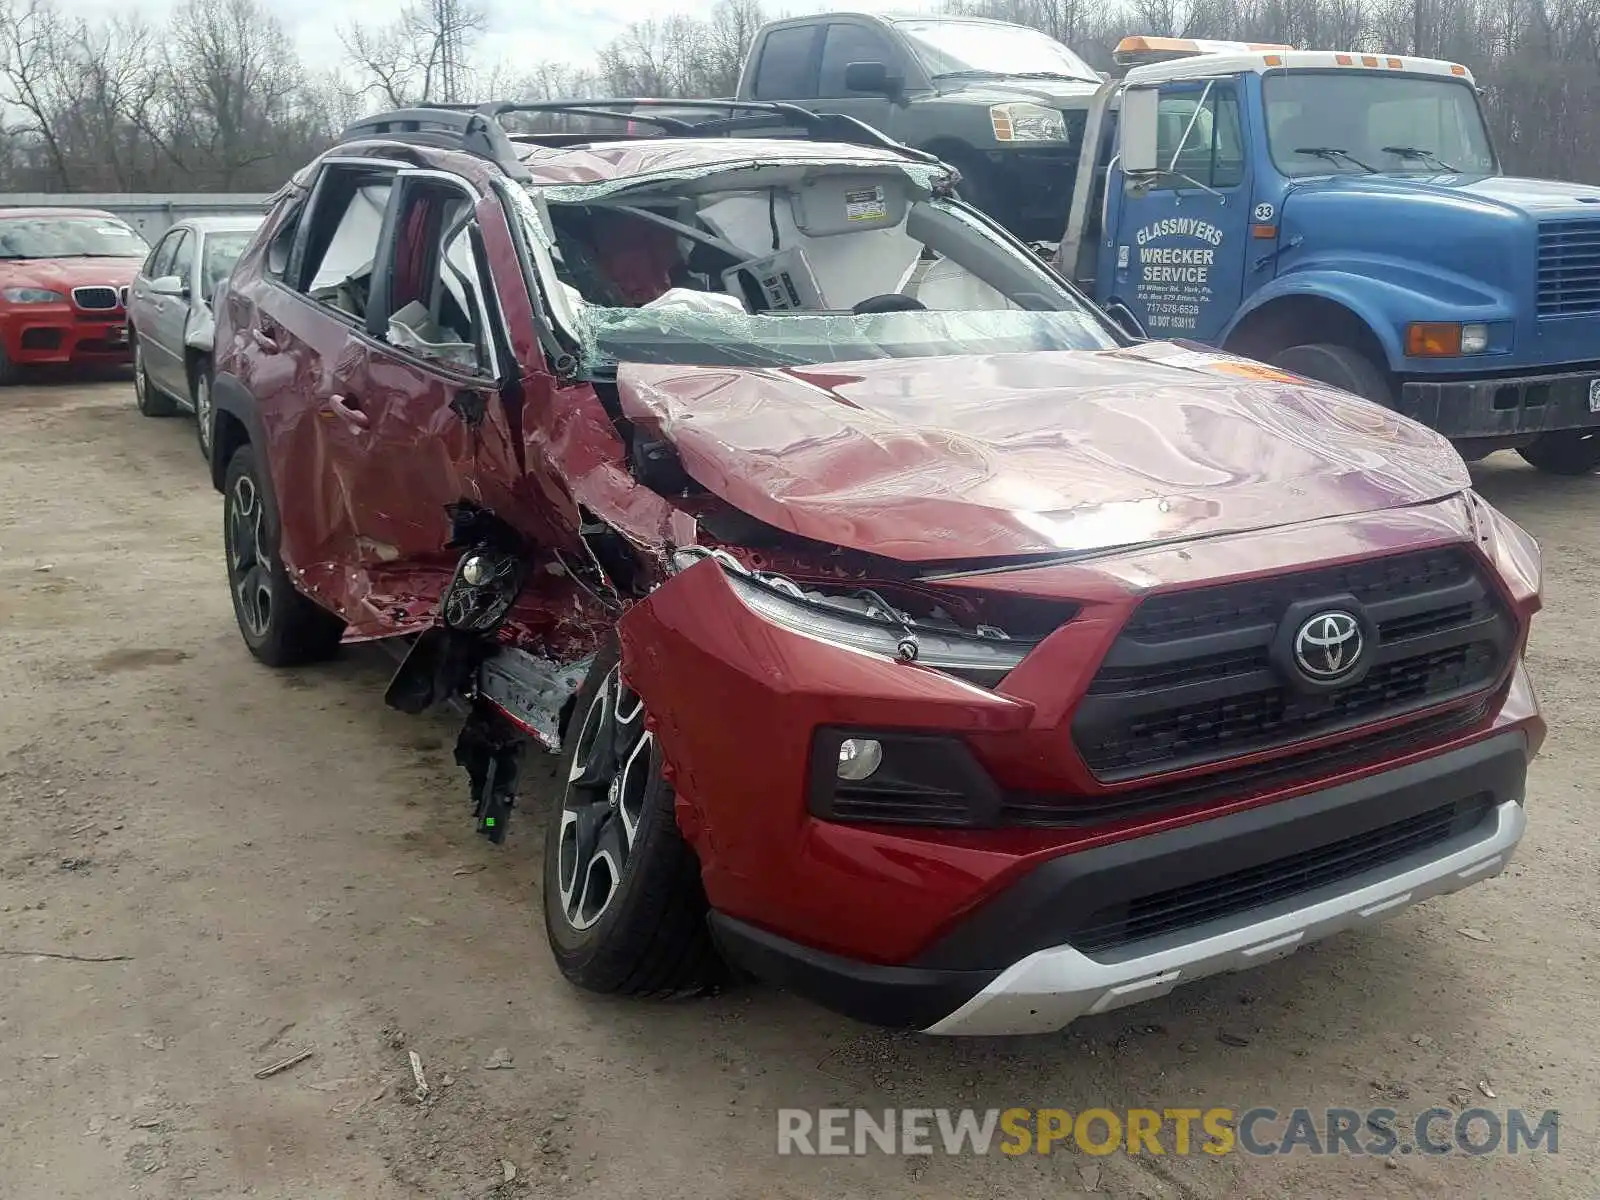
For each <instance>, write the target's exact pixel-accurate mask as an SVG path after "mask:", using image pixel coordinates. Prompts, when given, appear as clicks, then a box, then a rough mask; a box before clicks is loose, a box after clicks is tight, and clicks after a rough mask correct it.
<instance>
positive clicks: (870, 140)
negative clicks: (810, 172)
mask: <svg viewBox="0 0 1600 1200" xmlns="http://www.w3.org/2000/svg"><path fill="white" fill-rule="evenodd" d="M651 108H671V109H676V110H678V113H679V114H681V113H682V112H683V111H684V110H691V111H693V110H697V109H700V110H704V111H705V112H706V114H707V119H706V120H704V121H691V120H688V119H687V118H685V117H684V116H682V115H670V116H669V115H666V114H656V113H651V112H649V111H648V110H649V109H651ZM641 110H644V111H641ZM517 113H528V114H549V115H561V114H564V115H568V116H582V117H602V118H613V119H615V120H618V121H634V122H637V123H639V124H641V125H652V126H655V127H656V128H658V129H660V130H661V131H662V133H663V134H664V135H666V136H670V137H718V136H726V135H731V134H736V133H739V132H741V131H743V130H746V129H761V128H772V127H779V128H799V129H801V130H803V131H804V132H805V135H806V138H807V140H809V141H818V142H843V143H845V144H846V145H852V146H867V147H871V148H874V149H879V150H888V151H890V152H892V153H894V154H899V155H902V156H904V157H906V158H913V159H916V160H917V161H919V162H929V163H933V162H938V161H939V160H938V158H937V157H936V156H934V155H932V154H928V153H927V152H925V151H922V150H915V149H913V148H912V147H910V146H906V145H903V144H902V143H900V142H897V141H895V140H894V139H893V138H891V137H889V136H888V135H887V134H885V133H883V132H882V131H881V130H878V129H875V128H873V127H872V126H871V125H868V124H867V123H866V122H864V121H859V120H857V119H856V118H855V117H850V116H846V115H844V114H843V113H817V112H812V111H811V110H810V109H808V108H802V107H800V106H799V105H798V104H787V103H784V102H782V101H777V100H702V99H688V100H679V99H665V98H661V97H647V96H639V97H625V98H610V99H599V100H583V99H572V100H533V101H526V102H524V101H514V100H506V101H497V102H492V103H488V104H476V105H468V104H427V105H423V106H418V107H414V108H401V109H395V110H393V111H391V112H384V113H378V114H377V115H376V116H372V117H367V118H364V119H363V120H360V121H357V122H355V124H353V125H350V126H349V127H348V128H346V129H345V131H344V133H343V134H342V135H341V138H340V140H341V141H355V140H358V139H379V140H384V139H388V140H394V141H400V142H412V143H415V144H420V145H429V146H438V147H440V148H443V149H451V150H463V151H465V152H467V153H469V154H476V155H478V156H479V157H481V158H487V159H489V160H490V161H492V162H494V163H495V164H497V165H498V166H499V167H500V169H501V170H503V171H505V172H506V174H507V175H510V176H511V177H512V178H514V179H527V178H528V170H527V167H526V166H525V165H524V164H523V162H522V160H521V158H520V157H519V156H518V153H517V143H516V142H514V141H512V139H511V137H510V136H509V135H508V134H507V132H506V129H505V126H504V125H503V124H502V123H501V118H503V117H507V116H511V115H513V114H517Z"/></svg>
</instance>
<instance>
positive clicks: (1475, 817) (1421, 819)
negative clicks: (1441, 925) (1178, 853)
mask: <svg viewBox="0 0 1600 1200" xmlns="http://www.w3.org/2000/svg"><path fill="white" fill-rule="evenodd" d="M1491 807H1493V799H1492V797H1491V796H1490V795H1489V794H1488V793H1482V794H1479V795H1476V796H1472V797H1469V798H1467V799H1465V800H1462V801H1458V802H1457V803H1454V804H1444V805H1440V806H1439V807H1438V808H1434V809H1430V810H1429V811H1427V812H1423V813H1418V814H1417V815H1416V816H1413V817H1407V818H1406V819H1405V820H1403V821H1396V822H1395V823H1394V824H1392V825H1385V826H1383V827H1381V828H1379V829H1372V830H1368V831H1366V832H1364V833H1359V834H1355V835H1354V836H1351V837H1347V838H1343V839H1341V840H1339V841H1337V842H1330V843H1328V844H1327V845H1325V846H1319V847H1317V848H1316V849H1314V850H1305V851H1302V852H1301V853H1299V854H1293V855H1290V856H1288V857H1286V858H1280V859H1278V860H1277V861H1275V862H1269V863H1262V864H1260V865H1258V866H1252V867H1246V868H1244V869H1242V870H1238V871H1232V872H1229V873H1228V874H1226V875H1219V876H1216V877H1215V878H1212V879H1206V880H1202V881H1200V882H1198V883H1192V884H1187V885H1185V886H1183V887H1175V888H1167V889H1166V890H1164V891H1159V892H1151V893H1149V894H1148V895H1144V896H1138V897H1135V898H1134V899H1132V900H1128V901H1125V902H1121V903H1118V904H1113V905H1108V906H1107V907H1105V908H1101V909H1097V910H1095V911H1093V912H1091V913H1089V914H1088V915H1087V916H1085V917H1084V919H1083V920H1082V922H1081V923H1077V924H1076V925H1075V927H1074V928H1073V930H1072V932H1071V933H1070V934H1069V938H1068V940H1069V941H1070V942H1071V944H1072V945H1073V946H1074V947H1075V948H1077V949H1078V950H1081V951H1083V952H1084V953H1086V954H1094V953H1096V952H1103V951H1107V950H1113V949H1116V948H1118V947H1121V946H1126V945H1129V944H1131V943H1133V942H1140V941H1144V940H1146V939H1148V938H1153V937H1159V936H1161V935H1162V934H1167V933H1175V932H1177V931H1179V930H1184V929H1191V928H1193V927H1195V926H1197V925H1201V924H1204V923H1205V922H1207V921H1216V920H1220V919H1222V918H1224V917H1230V916H1234V915H1236V914H1238V913H1242V912H1248V911H1249V910H1251V909H1255V908H1261V907H1263V906H1265V905H1269V904H1274V903H1277V902H1280V901H1284V900H1288V899H1291V898H1293V897H1295V896H1299V895H1304V894H1305V893H1307V892H1310V891H1313V890H1315V889H1316V888H1320V887H1326V886H1328V885H1329V884H1335V883H1339V882H1340V881H1342V880H1345V879H1349V878H1352V877H1353V876H1356V875H1360V874H1362V873H1364V872H1366V871H1370V870H1372V869H1374V868H1375V867H1381V866H1384V865H1386V864H1388V863H1392V862H1398V861H1399V860H1400V859H1403V858H1405V857H1406V856H1408V855H1411V854H1415V853H1417V852H1419V851H1422V850H1427V849H1429V848H1430V847H1433V846H1437V845H1439V844H1440V843H1441V842H1444V841H1446V840H1448V839H1449V838H1452V837H1455V836H1456V835H1458V834H1462V833H1465V832H1467V831H1468V830H1470V829H1473V828H1475V827H1476V826H1477V825H1478V824H1479V823H1481V822H1482V821H1483V819H1484V818H1485V817H1486V816H1487V815H1488V813H1489V810H1490V808H1491Z"/></svg>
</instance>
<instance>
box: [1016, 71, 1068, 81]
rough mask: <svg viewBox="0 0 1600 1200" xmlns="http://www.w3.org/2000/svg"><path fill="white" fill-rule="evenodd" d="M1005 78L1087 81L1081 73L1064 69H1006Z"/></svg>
mask: <svg viewBox="0 0 1600 1200" xmlns="http://www.w3.org/2000/svg"><path fill="white" fill-rule="evenodd" d="M1006 78H1007V79H1071V80H1073V81H1074V82H1077V83H1087V82H1089V81H1088V80H1087V79H1085V78H1084V77H1083V76H1082V75H1069V74H1067V72H1065V71H1007V72H1006Z"/></svg>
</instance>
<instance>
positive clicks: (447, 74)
mask: <svg viewBox="0 0 1600 1200" xmlns="http://www.w3.org/2000/svg"><path fill="white" fill-rule="evenodd" d="M487 27H488V14H487V13H486V12H485V10H484V9H483V8H482V7H480V6H479V5H478V4H477V3H476V2H475V0H412V3H411V4H410V5H408V6H407V7H406V8H404V9H402V10H401V11H400V15H399V16H398V17H396V18H395V20H394V21H393V22H392V23H391V24H389V25H385V26H382V27H380V28H378V29H375V30H372V29H364V28H362V27H361V26H358V25H353V26H350V27H348V28H346V29H344V30H342V31H341V32H340V34H339V38H340V41H341V42H342V43H343V44H344V48H345V50H346V51H347V52H348V53H349V54H350V57H351V58H352V59H353V60H354V62H355V67H356V71H357V73H358V76H359V83H360V89H359V94H360V95H363V96H368V97H375V98H376V99H377V100H378V101H379V102H380V103H382V104H384V105H385V106H387V107H390V108H404V107H405V106H407V105H410V104H422V103H426V102H427V101H430V100H432V101H440V102H443V103H446V104H458V103H461V102H463V101H464V100H466V99H468V98H469V97H468V95H467V93H468V92H470V91H471V90H472V88H473V86H474V83H475V79H474V71H473V69H472V59H471V53H472V48H473V47H474V46H475V45H476V44H477V42H478V40H479V39H480V38H481V37H482V36H483V32H484V30H485V29H486V28H487Z"/></svg>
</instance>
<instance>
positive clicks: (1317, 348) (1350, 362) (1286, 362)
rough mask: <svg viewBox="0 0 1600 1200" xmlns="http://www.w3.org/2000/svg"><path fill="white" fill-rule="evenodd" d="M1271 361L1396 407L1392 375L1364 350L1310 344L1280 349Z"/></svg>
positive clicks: (1329, 344)
mask: <svg viewBox="0 0 1600 1200" xmlns="http://www.w3.org/2000/svg"><path fill="white" fill-rule="evenodd" d="M1267 361H1268V362H1270V363H1271V364H1272V365H1273V366H1275V367H1281V368H1282V369H1283V370H1285V371H1292V372H1294V373H1295V374H1296V375H1304V376H1305V377H1306V378H1307V379H1315V380H1316V381H1317V382H1318V383H1326V384H1328V385H1329V386H1330V387H1336V388H1339V389H1340V390H1342V391H1346V392H1350V393H1351V394H1352V395H1356V396H1360V397H1361V398H1362V399H1363V400H1371V401H1372V402H1373V403H1374V404H1381V405H1383V406H1384V407H1385V408H1393V407H1394V390H1393V388H1391V387H1390V385H1389V376H1388V374H1387V373H1386V372H1385V371H1384V370H1383V368H1381V367H1379V366H1378V365H1377V364H1376V363H1374V362H1373V361H1372V360H1371V359H1370V358H1368V357H1367V356H1366V355H1365V354H1363V353H1361V351H1359V350H1355V349H1352V348H1351V347H1349V346H1341V345H1339V344H1337V343H1335V342H1308V343H1306V344H1305V345H1301V346H1289V347H1288V348H1286V349H1283V350H1280V351H1278V352H1277V353H1276V354H1274V355H1273V356H1272V357H1271V358H1270V359H1268V360H1267Z"/></svg>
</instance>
